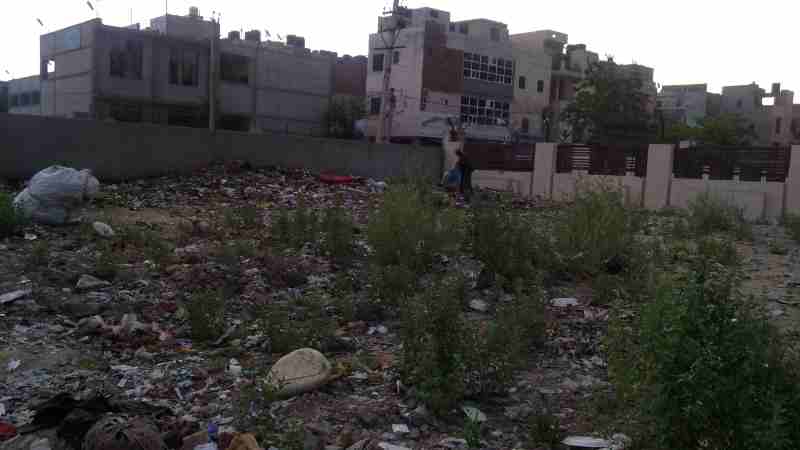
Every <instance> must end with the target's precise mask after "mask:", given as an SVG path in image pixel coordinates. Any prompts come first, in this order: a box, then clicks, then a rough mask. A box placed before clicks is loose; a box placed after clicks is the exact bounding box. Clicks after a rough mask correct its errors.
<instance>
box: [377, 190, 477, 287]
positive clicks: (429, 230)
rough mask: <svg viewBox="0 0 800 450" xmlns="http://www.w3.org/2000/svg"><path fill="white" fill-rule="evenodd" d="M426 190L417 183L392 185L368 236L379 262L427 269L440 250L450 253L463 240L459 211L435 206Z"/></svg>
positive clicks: (411, 268) (418, 270)
mask: <svg viewBox="0 0 800 450" xmlns="http://www.w3.org/2000/svg"><path fill="white" fill-rule="evenodd" d="M426 192H427V191H426V190H423V189H422V188H420V187H417V186H415V185H399V186H392V188H391V189H389V190H388V191H387V192H386V194H385V195H384V196H383V204H382V205H381V206H380V207H379V208H378V210H377V211H376V212H375V214H374V215H373V216H372V220H370V222H369V225H368V228H367V240H368V242H369V245H370V246H371V247H372V250H373V260H374V262H375V263H376V264H378V265H380V266H383V267H387V266H402V267H405V268H407V269H409V270H410V271H411V272H413V273H416V274H419V273H422V272H424V271H425V270H426V269H427V268H429V267H430V265H431V264H432V263H433V260H434V256H435V255H436V254H437V253H447V252H449V251H451V250H453V249H455V248H457V247H458V244H459V243H460V242H461V240H462V236H463V230H462V222H463V221H462V217H461V215H460V214H459V212H458V211H455V210H452V209H440V208H438V207H436V206H434V204H433V201H432V197H431V196H429V195H428V194H426Z"/></svg>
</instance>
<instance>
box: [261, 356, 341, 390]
mask: <svg viewBox="0 0 800 450" xmlns="http://www.w3.org/2000/svg"><path fill="white" fill-rule="evenodd" d="M332 371H333V367H332V366H331V363H330V361H328V359H327V358H326V357H325V356H324V355H323V354H322V353H320V352H318V351H316V350H314V349H310V348H301V349H299V350H295V351H293V352H291V353H289V354H288V355H286V356H284V357H283V358H281V359H279V360H278V362H276V363H275V365H274V366H272V368H271V369H270V371H269V373H268V374H267V378H266V380H265V382H266V383H267V384H268V385H270V386H271V387H272V388H274V389H277V390H278V393H279V395H280V396H285V397H292V396H295V395H297V394H302V393H304V392H309V391H312V390H314V389H317V388H319V387H320V386H322V385H324V384H325V383H326V382H327V381H328V378H330V376H331V373H332Z"/></svg>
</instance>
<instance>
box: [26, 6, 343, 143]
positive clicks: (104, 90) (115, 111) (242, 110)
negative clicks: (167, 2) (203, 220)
mask: <svg viewBox="0 0 800 450" xmlns="http://www.w3.org/2000/svg"><path fill="white" fill-rule="evenodd" d="M219 31H220V30H219V24H218V23H217V22H215V21H213V20H205V19H203V17H201V16H199V14H198V13H197V10H196V9H195V8H192V10H190V14H189V15H187V16H176V15H166V16H162V17H158V18H155V19H153V20H151V22H150V27H149V28H147V29H144V30H142V29H140V28H139V26H138V25H135V26H130V27H125V28H122V27H113V26H108V25H104V24H103V23H102V22H101V21H100V19H94V20H91V21H88V22H85V23H82V24H78V25H75V26H72V27H69V28H66V29H63V30H59V31H56V32H53V33H49V34H46V35H43V36H42V37H41V40H40V54H41V62H42V65H41V72H40V75H41V84H42V111H43V113H44V114H46V115H53V116H62V117H75V118H93V119H100V120H117V121H129V122H149V123H157V124H165V125H179V126H192V127H207V126H209V124H210V120H209V117H210V116H211V114H213V115H214V117H215V121H214V123H215V124H216V126H217V127H219V128H223V129H232V130H239V131H278V132H286V133H298V134H310V135H319V134H322V133H323V127H322V117H323V114H324V112H325V110H326V108H327V106H328V104H329V101H330V98H331V96H332V95H333V94H334V92H335V89H334V72H335V70H334V69H335V67H336V63H337V58H336V54H335V53H332V52H325V51H311V50H309V49H307V48H305V41H304V39H302V38H299V37H297V36H289V37H288V38H287V43H282V42H271V41H262V39H261V34H260V32H258V31H250V32H247V33H246V34H245V37H244V39H242V38H241V36H240V35H239V32H231V33H229V35H228V37H227V38H225V39H220V33H219Z"/></svg>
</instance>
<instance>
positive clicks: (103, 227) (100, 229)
mask: <svg viewBox="0 0 800 450" xmlns="http://www.w3.org/2000/svg"><path fill="white" fill-rule="evenodd" d="M92 228H94V231H95V232H97V234H99V235H100V236H102V237H104V238H112V237H114V236H115V235H116V233H114V229H113V228H111V227H110V226H108V224H105V223H103V222H95V223H93V224H92Z"/></svg>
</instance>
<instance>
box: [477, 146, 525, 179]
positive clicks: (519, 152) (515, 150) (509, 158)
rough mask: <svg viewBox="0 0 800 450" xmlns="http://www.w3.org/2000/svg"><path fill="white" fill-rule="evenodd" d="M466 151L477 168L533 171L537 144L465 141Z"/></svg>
mask: <svg viewBox="0 0 800 450" xmlns="http://www.w3.org/2000/svg"><path fill="white" fill-rule="evenodd" d="M464 153H466V155H467V158H469V161H470V163H471V164H472V166H473V168H474V169H475V170H503V171H508V172H531V171H533V162H534V153H535V144H503V143H493V142H465V143H464Z"/></svg>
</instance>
